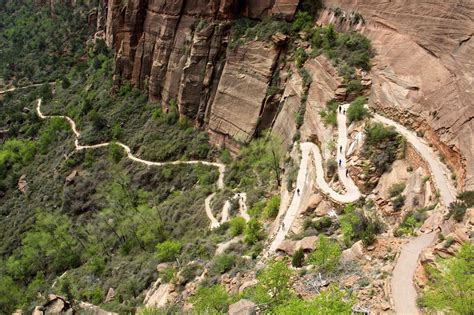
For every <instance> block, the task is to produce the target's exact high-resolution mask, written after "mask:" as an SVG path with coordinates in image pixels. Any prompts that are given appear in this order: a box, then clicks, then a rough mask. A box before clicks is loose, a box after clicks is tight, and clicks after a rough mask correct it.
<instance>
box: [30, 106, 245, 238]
mask: <svg viewBox="0 0 474 315" xmlns="http://www.w3.org/2000/svg"><path fill="white" fill-rule="evenodd" d="M41 103H42V100H41V99H38V103H37V105H36V113H37V114H38V116H39V117H40V118H41V119H47V118H62V119H65V120H67V122H68V123H69V125H70V126H71V129H72V132H73V133H74V136H75V140H74V146H75V150H76V151H81V150H86V149H98V148H103V147H107V146H109V145H111V144H112V142H104V143H99V144H94V145H81V144H79V138H80V137H81V133H80V132H79V130H78V129H77V126H76V123H75V122H74V120H73V119H72V118H70V117H68V116H64V115H51V116H50V115H44V114H43V113H42V112H41ZM113 143H114V144H116V145H119V146H120V147H122V148H123V150H124V151H125V153H126V154H127V158H128V159H130V160H132V161H135V162H138V163H141V164H144V165H148V166H165V165H179V164H188V165H195V164H201V165H207V166H213V167H216V168H217V169H218V170H219V178H218V179H217V188H218V189H219V190H222V189H224V175H225V165H224V164H222V163H217V162H208V161H198V160H193V161H180V160H178V161H171V162H153V161H147V160H143V159H140V158H138V157H136V156H135V155H133V153H132V150H131V149H130V147H128V146H127V145H125V144H123V143H121V142H113ZM240 195H243V196H245V197H244V198H245V199H244V200H242V198H239V204H240V213H241V215H242V216H243V217H244V219H246V221H248V220H249V216H248V214H247V206H246V205H245V200H246V195H245V194H244V193H238V194H235V196H234V197H233V198H236V196H240ZM214 196H215V193H212V194H210V195H209V196H208V197H207V198H206V199H205V202H204V206H205V209H206V215H207V217H208V218H209V220H210V221H211V223H210V228H211V229H214V228H217V227H219V225H220V224H221V223H223V222H226V221H228V219H229V208H230V201H226V203H225V204H224V207H223V209H222V221H221V222H218V221H217V219H216V218H215V217H214V215H213V214H212V210H211V206H210V204H211V200H212V198H213V197H214Z"/></svg>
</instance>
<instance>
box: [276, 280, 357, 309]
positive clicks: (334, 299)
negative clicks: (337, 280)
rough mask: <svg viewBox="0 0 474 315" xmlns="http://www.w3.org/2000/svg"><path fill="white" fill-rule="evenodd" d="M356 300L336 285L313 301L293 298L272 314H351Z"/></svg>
mask: <svg viewBox="0 0 474 315" xmlns="http://www.w3.org/2000/svg"><path fill="white" fill-rule="evenodd" d="M354 304H355V301H354V298H352V297H350V295H349V293H348V292H345V291H343V290H340V289H338V288H337V286H336V285H330V286H329V289H327V290H321V293H319V294H317V295H316V297H315V298H314V299H313V300H309V301H308V300H301V299H298V298H292V299H291V300H289V301H288V302H287V303H285V304H282V305H281V306H278V307H276V308H275V309H273V310H272V311H273V312H272V314H351V312H352V306H353V305H354Z"/></svg>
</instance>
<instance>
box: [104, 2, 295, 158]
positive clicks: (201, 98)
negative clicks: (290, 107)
mask: <svg viewBox="0 0 474 315" xmlns="http://www.w3.org/2000/svg"><path fill="white" fill-rule="evenodd" d="M275 2H276V3H275ZM297 5H298V1H295V0H286V1H280V0H278V1H275V0H262V1H238V0H210V1H209V0H153V1H145V0H129V1H128V2H127V3H126V4H125V5H124V4H123V1H121V0H109V1H108V3H107V23H106V42H107V44H108V45H109V46H110V47H113V48H114V50H115V52H116V73H117V74H118V75H120V76H121V77H123V78H125V79H128V80H130V81H131V82H132V84H133V85H135V86H137V87H139V88H142V89H145V90H147V91H148V92H149V96H150V98H151V99H153V100H156V101H159V102H161V104H162V105H163V106H165V107H166V106H167V105H168V104H169V102H170V101H171V100H174V101H176V103H177V105H178V107H179V110H180V112H181V113H182V114H185V115H186V116H188V117H190V118H191V119H193V120H194V121H196V122H197V124H198V125H205V126H208V128H209V133H210V136H211V141H213V142H214V143H216V144H221V145H228V146H230V148H231V149H232V151H235V150H236V149H237V147H238V143H239V142H241V141H242V142H246V141H248V140H249V139H250V138H251V137H252V136H253V135H254V133H255V131H256V128H257V125H258V123H259V121H260V120H259V117H260V116H262V115H263V110H262V109H263V106H264V100H265V96H266V91H267V86H268V83H269V81H270V79H271V77H272V73H273V70H274V68H275V64H276V61H277V58H278V55H279V53H280V49H278V48H276V47H274V45H271V44H263V43H256V42H249V43H247V44H245V45H241V46H240V47H238V48H236V49H234V50H232V49H228V48H227V42H228V37H229V31H230V25H231V20H232V19H234V18H238V17H242V16H243V17H249V18H252V19H262V18H264V17H265V16H268V15H271V14H277V13H278V14H280V15H282V16H284V17H286V18H288V19H291V18H292V17H293V15H294V13H295V11H296V7H297ZM274 8H275V9H274ZM274 12H276V13H274Z"/></svg>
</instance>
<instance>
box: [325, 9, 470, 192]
mask: <svg viewBox="0 0 474 315" xmlns="http://www.w3.org/2000/svg"><path fill="white" fill-rule="evenodd" d="M325 4H326V6H327V7H328V10H326V11H325V12H323V14H322V15H321V16H320V18H319V22H320V23H323V24H327V23H334V24H336V25H337V26H338V27H339V28H341V29H350V28H356V29H357V30H358V31H361V32H362V33H363V34H365V35H366V36H367V37H368V38H370V39H371V40H372V44H373V46H374V48H375V50H376V53H377V54H376V57H375V58H374V62H373V63H374V67H373V69H372V82H373V84H372V91H371V104H370V105H371V106H372V107H374V108H375V109H376V110H379V111H382V112H384V113H386V114H387V115H388V116H390V117H393V118H396V119H398V120H400V121H401V122H402V123H403V124H405V125H407V126H411V127H412V128H414V129H417V130H419V131H421V132H423V133H424V137H425V138H426V139H427V140H428V141H429V142H430V143H433V144H434V145H435V146H436V148H437V149H438V150H439V151H440V153H441V154H442V155H443V156H444V157H445V158H446V161H447V162H448V164H449V165H451V166H452V167H453V168H454V170H455V172H456V174H457V183H458V186H460V187H463V188H464V189H467V190H472V189H474V144H473V134H474V119H473V118H474V58H473V57H472V56H474V39H473V38H472V35H473V30H474V20H473V19H472V17H473V16H474V2H472V1H463V0H442V1H441V0H437V1H377V0H358V1H352V0H327V1H325ZM336 7H338V8H340V9H342V11H343V12H344V13H345V14H346V18H345V19H344V18H343V17H342V15H339V16H338V17H336V16H334V13H333V12H334V11H335V10H330V8H336ZM352 12H359V13H360V14H361V15H362V17H363V19H364V21H365V23H358V24H357V25H355V26H354V25H351V24H350V20H351V19H350V16H351V13H352Z"/></svg>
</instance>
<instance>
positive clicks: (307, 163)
mask: <svg viewBox="0 0 474 315" xmlns="http://www.w3.org/2000/svg"><path fill="white" fill-rule="evenodd" d="M347 107H348V104H345V105H341V111H342V110H344V109H346V108H347ZM337 122H338V138H337V147H336V148H337V159H338V162H339V160H340V161H341V166H338V175H339V180H340V181H341V183H342V185H343V186H344V188H345V190H346V192H345V193H339V192H336V191H334V190H333V189H332V188H331V187H330V186H329V184H328V183H327V182H326V180H325V178H324V168H323V159H322V156H321V152H320V151H319V148H318V146H317V145H315V144H314V143H312V142H303V143H301V144H300V148H301V162H300V168H299V171H298V177H297V179H296V187H297V189H299V193H298V192H296V193H295V194H294V195H293V199H292V200H291V204H290V207H289V208H288V210H287V212H286V214H285V217H284V218H283V221H282V224H281V226H280V228H279V229H278V232H277V233H276V236H275V238H274V239H273V241H272V243H271V244H270V247H269V250H268V252H269V253H268V254H271V253H273V252H275V250H276V249H277V248H278V246H280V244H281V242H282V241H283V240H284V239H285V237H286V235H287V233H288V231H289V230H290V228H291V226H292V225H293V221H294V220H295V218H296V217H297V215H298V214H299V212H300V211H301V200H302V196H307V195H308V194H311V183H312V181H311V179H310V178H308V167H311V166H312V163H311V156H312V157H313V158H314V165H315V167H316V186H317V187H318V189H319V190H320V191H321V192H322V193H323V194H325V195H326V196H328V197H329V198H330V199H333V200H334V201H336V202H339V203H349V202H354V201H356V200H357V199H359V198H360V196H361V194H360V191H359V189H358V188H357V186H356V185H355V184H354V181H353V180H352V179H351V177H350V176H349V175H348V174H347V175H346V145H347V128H346V115H344V114H343V113H342V112H340V111H339V110H338V112H337ZM340 147H342V149H340Z"/></svg>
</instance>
